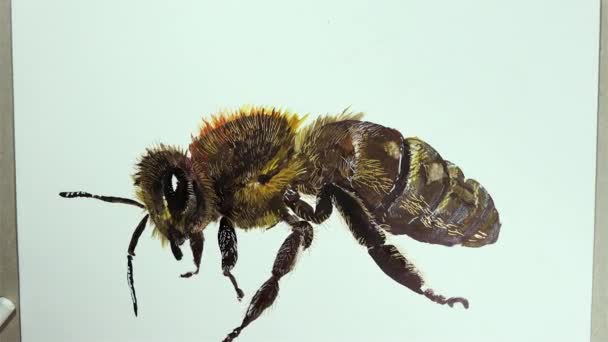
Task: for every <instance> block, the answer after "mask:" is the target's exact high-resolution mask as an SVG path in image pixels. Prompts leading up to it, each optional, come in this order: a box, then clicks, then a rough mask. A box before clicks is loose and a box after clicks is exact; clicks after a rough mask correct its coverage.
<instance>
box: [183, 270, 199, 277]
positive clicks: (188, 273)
mask: <svg viewBox="0 0 608 342" xmlns="http://www.w3.org/2000/svg"><path fill="white" fill-rule="evenodd" d="M195 274H198V270H196V271H191V272H186V273H183V274H180V275H179V276H180V277H182V278H190V277H192V276H193V275H195Z"/></svg>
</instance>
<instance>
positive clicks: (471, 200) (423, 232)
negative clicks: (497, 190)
mask: <svg viewBox="0 0 608 342" xmlns="http://www.w3.org/2000/svg"><path fill="white" fill-rule="evenodd" d="M404 145H405V146H404V148H405V152H406V153H409V167H408V170H407V182H406V183H405V188H404V189H403V191H402V192H401V193H399V194H397V196H396V198H395V200H394V201H393V202H392V203H390V204H389V206H388V207H386V208H384V209H385V210H386V213H385V214H384V216H379V218H381V220H382V221H383V222H384V223H385V224H387V225H388V227H387V229H388V230H390V231H391V232H392V233H394V234H407V235H409V236H411V237H413V238H415V239H417V240H420V241H424V242H429V243H436V244H442V245H447V246H451V245H455V244H461V245H463V246H466V247H481V246H483V245H486V244H491V243H494V242H495V241H496V239H497V238H498V234H499V231H500V220H499V216H498V211H497V210H496V208H495V207H494V201H493V200H492V197H491V196H490V195H489V194H488V192H487V191H486V189H485V188H484V187H483V186H481V185H480V184H479V183H478V182H477V181H475V180H473V179H465V177H464V174H463V173H462V171H461V170H460V168H458V167H457V166H456V165H454V164H452V163H450V162H449V161H446V160H443V159H442V158H441V156H440V155H439V153H437V151H435V150H434V149H433V148H432V147H431V146H430V145H428V144H427V143H425V142H424V141H422V140H420V139H417V138H408V139H405V141H404ZM378 214H381V213H378Z"/></svg>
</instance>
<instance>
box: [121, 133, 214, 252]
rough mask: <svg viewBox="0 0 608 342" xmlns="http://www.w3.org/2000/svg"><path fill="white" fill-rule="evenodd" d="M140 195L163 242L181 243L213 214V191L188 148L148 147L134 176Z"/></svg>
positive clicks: (207, 221) (200, 228)
mask: <svg viewBox="0 0 608 342" xmlns="http://www.w3.org/2000/svg"><path fill="white" fill-rule="evenodd" d="M133 179H134V183H135V187H136V195H137V198H138V199H139V200H140V201H142V202H143V204H144V206H145V208H146V209H147V211H148V213H149V215H150V219H151V220H152V222H153V224H154V226H155V230H154V233H155V235H157V236H158V237H159V238H160V239H161V240H162V241H163V242H166V241H171V242H173V243H175V244H176V245H181V244H182V243H183V242H184V241H185V240H186V239H188V237H189V235H190V234H191V233H194V232H200V231H201V230H202V229H203V228H204V227H205V226H206V225H207V224H208V223H209V221H210V220H211V219H212V218H213V217H212V216H213V215H212V210H211V209H212V205H211V203H210V202H211V200H212V198H211V196H210V194H211V191H209V189H208V187H207V186H206V185H205V182H203V181H201V180H200V179H199V177H197V175H196V173H195V172H194V169H193V165H192V162H191V160H190V158H188V156H187V154H186V152H185V151H182V150H180V149H179V148H176V147H171V146H166V145H160V146H158V147H154V148H150V149H148V150H147V151H146V153H145V154H144V156H143V157H142V158H141V160H140V161H139V163H138V164H137V166H136V173H135V175H134V176H133Z"/></svg>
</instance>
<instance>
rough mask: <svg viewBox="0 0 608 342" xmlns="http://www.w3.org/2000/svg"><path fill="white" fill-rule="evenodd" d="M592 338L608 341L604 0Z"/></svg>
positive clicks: (607, 37)
mask: <svg viewBox="0 0 608 342" xmlns="http://www.w3.org/2000/svg"><path fill="white" fill-rule="evenodd" d="M601 11H602V20H601V21H602V23H601V41H600V44H601V47H600V58H599V61H600V82H599V95H598V104H599V110H598V121H597V134H598V137H597V168H596V170H597V171H596V192H595V248H594V257H593V260H594V267H593V306H592V311H591V314H592V325H591V339H592V341H593V342H602V341H607V340H608V305H606V304H607V303H608V248H606V246H608V91H607V89H608V54H607V53H606V50H607V49H608V24H607V23H606V20H607V19H608V3H607V2H606V1H602V8H601Z"/></svg>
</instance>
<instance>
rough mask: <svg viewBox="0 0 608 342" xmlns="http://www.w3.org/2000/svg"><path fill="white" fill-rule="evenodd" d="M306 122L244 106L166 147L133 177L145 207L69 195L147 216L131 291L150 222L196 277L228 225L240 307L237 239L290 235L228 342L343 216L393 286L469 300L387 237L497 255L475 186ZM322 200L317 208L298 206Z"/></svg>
mask: <svg viewBox="0 0 608 342" xmlns="http://www.w3.org/2000/svg"><path fill="white" fill-rule="evenodd" d="M304 118H305V116H301V115H298V114H296V113H292V112H289V111H286V110H282V109H277V108H271V107H252V106H246V107H242V108H240V109H237V110H235V111H232V112H223V113H219V114H217V115H215V116H212V117H211V119H210V120H205V121H203V124H202V125H201V128H200V132H199V134H198V135H197V136H194V137H193V140H192V143H191V144H190V146H189V148H188V149H187V150H183V149H180V148H177V147H173V146H167V145H158V146H155V147H151V148H149V149H147V150H146V151H145V153H144V154H143V156H142V157H141V159H140V160H139V162H138V163H137V165H136V170H135V173H134V175H133V181H134V186H135V193H136V197H137V199H138V200H137V201H136V200H132V199H127V198H121V197H110V196H99V195H93V194H90V193H87V192H81V191H78V192H62V193H60V196H62V197H66V198H75V197H89V198H95V199H99V200H102V201H106V202H113V203H124V204H130V205H134V206H137V207H140V208H142V209H143V210H144V211H145V216H144V217H143V218H142V219H141V221H140V222H139V224H138V225H137V227H136V228H135V231H134V232H133V235H132V237H131V240H130V243H129V247H128V251H127V266H128V272H127V273H128V274H127V275H128V277H127V278H128V283H129V288H130V290H131V295H132V299H133V308H134V311H135V315H137V298H136V296H135V288H134V285H133V265H132V260H133V258H134V256H135V247H136V245H137V242H138V239H139V237H140V236H141V234H142V232H143V231H144V229H145V227H146V225H147V223H148V220H150V221H151V225H152V226H153V227H154V228H153V235H154V236H156V237H158V238H159V239H160V240H161V241H162V242H163V244H168V245H169V246H170V249H171V252H172V254H173V256H174V257H175V258H176V259H177V260H180V259H181V258H182V251H181V246H182V245H183V244H184V243H185V242H186V241H188V242H189V245H190V249H191V251H192V255H193V260H194V270H193V271H191V272H188V273H185V274H182V275H181V276H182V277H186V278H187V277H191V276H193V275H195V274H197V273H198V270H199V267H200V264H201V256H202V252H203V245H204V241H205V238H204V232H205V228H206V227H207V226H209V224H210V223H212V222H217V221H219V229H218V243H219V247H220V250H221V255H222V262H221V269H222V271H223V275H224V276H226V277H227V278H228V279H229V280H230V282H231V284H232V286H233V287H234V290H235V292H236V295H237V298H238V299H239V300H241V298H243V296H244V293H243V291H242V290H241V289H240V288H239V286H238V282H237V280H236V278H235V277H234V275H233V274H232V272H231V271H232V269H233V268H234V266H235V264H236V262H237V259H238V251H237V235H236V230H235V228H239V229H242V230H250V229H254V228H259V227H264V228H269V227H273V226H275V225H276V224H278V223H281V222H283V223H285V224H287V225H288V226H289V227H290V228H291V232H290V235H289V236H287V238H286V239H285V241H284V242H283V244H282V245H281V246H280V247H279V249H278V253H277V255H276V259H275V261H274V264H273V266H272V269H271V270H270V275H269V277H268V280H266V281H265V282H264V283H263V284H262V285H261V287H260V288H259V289H258V290H257V292H256V293H255V294H254V295H253V297H252V299H251V302H250V304H249V307H248V309H247V311H246V313H245V314H244V318H243V320H242V322H241V324H240V325H239V326H238V327H236V328H235V329H234V330H232V331H231V332H230V333H229V334H228V335H227V336H226V338H225V339H224V341H225V342H228V341H232V340H233V339H235V338H236V337H237V336H238V335H239V334H240V332H241V331H242V330H243V329H244V328H245V327H246V326H248V325H249V324H251V323H252V322H253V321H254V320H256V319H257V318H258V317H259V316H260V315H261V314H262V312H263V311H264V310H265V309H266V308H268V307H269V306H270V305H271V304H272V303H273V301H274V300H275V298H276V297H277V294H278V291H279V281H280V280H281V277H283V276H284V275H286V274H287V273H289V272H290V271H291V270H292V269H293V268H294V267H295V264H296V260H297V259H298V258H297V256H298V254H299V253H301V252H302V251H303V250H305V249H307V248H309V247H310V245H311V243H312V241H313V237H314V228H313V225H317V224H320V223H322V222H323V221H325V220H326V219H328V218H329V217H330V215H331V213H332V210H333V208H334V207H335V208H336V209H337V211H338V212H339V214H340V215H341V216H342V217H343V218H344V221H345V222H346V225H347V226H348V228H349V230H350V232H351V233H352V235H353V237H354V238H355V240H356V241H357V242H358V243H359V244H360V245H362V246H363V247H365V249H366V250H367V253H368V254H369V255H370V256H371V258H372V259H373V260H374V261H375V263H376V264H377V265H378V267H380V269H381V270H382V271H383V272H384V273H385V274H386V275H388V276H389V277H390V278H392V279H393V280H394V281H396V282H398V283H399V284H402V285H403V286H405V287H407V288H409V289H410V290H412V291H414V292H416V293H418V294H420V295H423V296H425V297H426V298H428V299H430V300H431V301H433V302H435V303H438V304H442V305H444V304H447V305H449V306H453V305H454V304H456V303H460V304H461V305H462V306H464V307H465V308H468V306H469V303H468V301H467V299H465V298H462V297H445V296H443V295H440V294H437V293H434V292H433V290H432V289H430V288H427V287H425V286H424V280H423V278H422V276H421V275H420V273H419V272H418V271H417V269H416V267H415V266H414V265H413V264H412V263H411V262H409V261H408V260H407V259H406V258H405V257H404V256H403V255H402V254H401V253H400V252H399V250H397V248H396V247H395V246H394V245H391V244H387V243H386V236H387V234H392V235H402V234H405V235H408V236H409V237H411V238H413V239H415V240H418V241H421V242H425V243H431V244H439V245H444V246H453V245H461V246H465V247H481V246H484V245H487V244H492V243H494V242H495V241H496V240H497V238H498V235H499V230H500V226H501V224H500V221H499V216H498V212H497V210H496V208H495V207H494V202H493V200H492V198H491V197H490V195H489V194H488V192H487V191H486V190H485V188H484V187H483V186H481V185H480V184H479V183H478V182H477V181H475V180H472V179H466V178H465V177H464V175H463V173H462V172H461V170H460V168H459V167H457V166H456V165H454V164H452V163H450V162H449V161H447V160H444V159H442V157H441V156H440V155H439V153H437V151H435V150H434V149H433V148H432V147H431V146H430V145H428V144H427V143H425V142H424V141H422V140H420V139H418V138H414V137H410V138H406V137H404V136H403V135H402V134H401V133H400V132H399V131H397V130H394V129H391V128H388V127H384V126H382V125H379V124H375V123H371V122H366V121H363V120H362V114H361V113H352V112H347V111H344V112H342V113H339V114H337V115H326V116H322V117H320V118H318V119H316V120H314V121H313V122H311V123H310V124H309V125H307V126H304V127H301V126H302V122H303V121H304ZM301 195H311V196H315V197H316V205H315V206H314V207H313V206H311V205H309V204H308V203H307V202H305V201H304V200H302V199H301V198H300V196H301Z"/></svg>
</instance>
